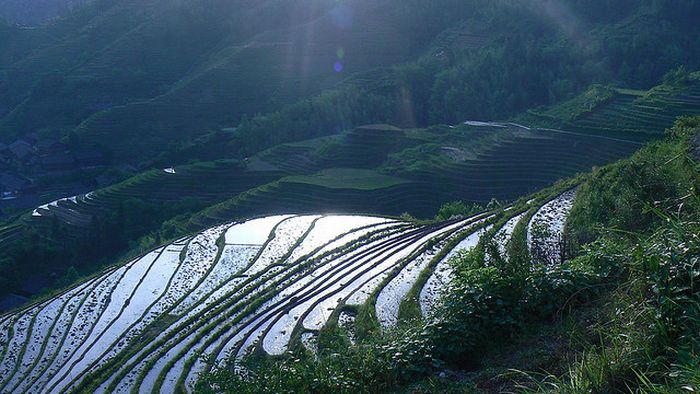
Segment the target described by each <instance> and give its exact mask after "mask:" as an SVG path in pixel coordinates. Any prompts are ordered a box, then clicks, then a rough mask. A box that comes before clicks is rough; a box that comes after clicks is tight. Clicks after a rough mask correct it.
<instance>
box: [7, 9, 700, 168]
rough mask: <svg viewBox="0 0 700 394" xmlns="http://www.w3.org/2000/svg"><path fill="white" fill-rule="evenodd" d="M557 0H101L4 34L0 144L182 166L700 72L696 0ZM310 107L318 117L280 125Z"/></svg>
mask: <svg viewBox="0 0 700 394" xmlns="http://www.w3.org/2000/svg"><path fill="white" fill-rule="evenodd" d="M561 3H562V4H561V10H560V9H554V8H552V9H547V10H546V12H545V13H543V12H541V9H539V8H538V7H537V6H534V5H529V4H526V3H517V2H511V1H496V2H493V1H485V0H470V1H466V2H464V1H454V0H440V1H436V2H430V3H425V2H418V1H411V2H409V3H406V2H405V1H397V0H387V1H382V2H379V3H377V2H370V1H365V0H351V1H346V2H342V3H337V2H335V1H330V0H314V1H311V0H308V1H304V2H296V1H289V0H276V1H272V0H270V1H264V2H254V3H250V2H245V1H221V0H190V1H158V2H156V1H146V2H138V3H134V2H130V1H125V0H97V1H95V2H93V3H91V4H90V5H89V6H86V7H82V8H79V9H78V10H77V11H76V12H75V13H73V14H71V15H70V16H68V17H65V18H62V19H60V20H58V21H56V22H55V23H51V24H49V25H46V26H42V27H40V28H37V29H30V30H27V29H20V28H19V27H12V26H5V27H3V29H4V30H3V31H5V33H3V37H0V48H2V49H3V51H2V54H3V55H2V57H0V130H2V135H0V139H1V140H3V141H5V142H11V141H12V139H13V138H15V137H17V136H21V135H23V134H26V133H29V132H40V133H42V134H44V135H50V136H53V137H58V138H63V139H65V140H66V141H68V142H69V143H70V144H71V145H73V146H76V147H86V146H97V147H99V148H100V149H101V150H103V151H105V152H106V153H108V154H110V155H112V157H113V158H114V160H115V161H116V162H117V163H122V162H130V163H132V164H138V163H144V162H145V163H151V162H152V161H153V159H154V158H156V157H158V156H165V157H167V158H168V160H170V161H171V162H175V163H180V164H181V163H183V162H186V161H187V160H189V159H191V158H192V155H191V154H187V153H186V152H187V151H186V150H183V147H188V146H193V145H194V146H198V145H201V141H202V140H201V138H202V137H203V136H204V139H205V140H208V139H211V138H219V137H221V135H220V134H221V133H223V135H224V137H225V139H226V140H227V141H228V143H229V144H230V145H231V149H232V150H231V151H226V152H227V153H228V154H229V157H230V155H231V154H233V155H235V156H236V157H237V158H239V159H242V158H244V157H245V156H239V155H238V154H239V153H240V152H242V151H245V152H246V153H244V155H247V156H250V155H252V154H255V153H257V152H259V151H261V150H263V149H265V148H270V147H272V146H274V145H276V144H279V143H282V142H291V141H298V140H304V139H308V138H312V137H316V136H319V135H328V134H331V133H333V132H334V131H335V130H336V129H337V128H340V129H347V128H352V127H356V126H359V125H362V124H369V123H377V122H390V123H394V124H398V125H400V126H411V127H413V126H421V127H424V126H427V125H430V124H436V123H456V122H460V121H463V120H465V119H469V118H472V119H498V118H500V119H504V118H507V117H510V116H513V115H515V114H517V113H519V112H522V111H524V110H526V109H528V108H532V107H535V106H537V105H547V104H555V103H557V102H559V101H561V100H564V99H569V98H571V97H573V96H574V95H576V94H577V93H578V92H580V91H582V90H584V89H586V88H587V87H588V86H590V85H591V84H592V83H613V82H614V83H616V84H620V85H623V86H626V87H633V88H640V89H648V88H650V87H651V86H653V85H655V84H657V83H658V81H659V79H660V78H661V77H662V76H663V75H664V74H665V73H666V72H667V71H668V70H670V69H672V68H674V67H677V66H679V65H685V66H686V67H688V68H689V69H696V68H698V67H700V64H698V60H697V59H698V58H700V57H698V52H697V51H698V50H697V46H695V45H692V44H691V43H693V42H695V41H696V40H697V38H698V37H700V33H699V31H698V28H697V26H696V25H695V24H694V23H693V22H694V21H693V19H692V18H689V16H691V15H695V14H696V13H697V11H698V10H697V4H695V3H694V2H688V1H683V2H681V3H679V2H677V1H642V2H630V1H626V0H616V1H614V2H599V1H596V2H594V3H590V2H589V3H582V2H578V1H573V0H563V1H562V2H561ZM562 10H564V11H562ZM651 21H654V22H651ZM566 26H568V28H565V27H566ZM515 37H518V38H517V39H516V38H515ZM584 38H585V39H584ZM631 40H634V42H635V45H633V46H631V45H629V43H630V42H631ZM583 53H585V54H586V59H585V60H583V59H581V54H583ZM652 58H653V59H657V60H656V61H655V62H653V63H650V62H649V61H647V60H645V59H652ZM555 59H556V62H555ZM329 89H332V91H330V92H329V91H328V90H329ZM358 90H359V91H360V93H357V91H358ZM329 95H330V96H333V95H339V96H340V97H341V99H339V100H338V101H340V102H342V107H341V106H338V105H329V104H330V103H326V101H327V100H331V101H332V100H333V99H332V97H329ZM348 95H356V96H358V97H356V99H355V100H354V101H346V100H345V99H343V98H345V97H347V96H348ZM312 97H313V98H314V100H316V101H317V102H318V101H320V105H321V106H323V105H324V104H325V105H327V106H329V108H327V109H323V112H320V111H311V113H312V114H313V115H312V116H311V117H306V118H294V119H289V118H287V116H289V115H290V113H289V111H295V109H294V108H297V110H298V108H299V106H300V105H301V106H303V105H305V103H307V102H308V99H310V98H312ZM336 103H337V101H336ZM336 108H337V109H336ZM341 108H343V109H342V110H341ZM368 108H375V110H374V111H372V110H368ZM277 111H280V114H281V115H279V116H277V117H275V116H274V115H273V114H274V113H275V112H277ZM326 111H328V112H326ZM256 115H260V116H259V117H256ZM270 116H273V118H274V119H276V121H277V124H276V125H275V126H277V127H269V126H270V124H269V123H266V122H268V121H269V120H270V118H269V117H270ZM280 116H281V118H280ZM253 118H255V120H252V121H251V119H253ZM280 121H281V123H280ZM249 122H252V123H249ZM258 126H260V128H258ZM290 126H291V127H290ZM251 128H252V129H253V130H252V132H251V130H250V129H251ZM219 130H224V131H219ZM225 130H234V131H233V132H227V131H225ZM248 132H251V134H247V133H248ZM290 132H293V135H288V134H287V135H280V133H285V134H286V133H290ZM268 133H269V134H272V135H271V136H265V135H266V134H268ZM242 134H245V135H242ZM217 136H218V137H217ZM261 139H262V141H261ZM266 139H267V140H272V141H273V143H268V142H266V141H265V140H266ZM217 141H218V139H217ZM214 144H216V143H214ZM214 158H225V153H224V155H221V154H217V157H199V159H203V160H212V159H214Z"/></svg>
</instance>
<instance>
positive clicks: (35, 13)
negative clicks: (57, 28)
mask: <svg viewBox="0 0 700 394" xmlns="http://www.w3.org/2000/svg"><path fill="white" fill-rule="evenodd" d="M89 3H90V0H32V1H22V0H3V1H0V20H3V21H6V22H9V23H13V24H18V25H22V26H37V25H41V24H43V23H46V22H50V21H51V20H52V19H55V18H58V17H61V16H65V15H67V14H69V13H70V12H71V11H73V10H75V9H77V8H80V7H82V6H85V5H86V4H89Z"/></svg>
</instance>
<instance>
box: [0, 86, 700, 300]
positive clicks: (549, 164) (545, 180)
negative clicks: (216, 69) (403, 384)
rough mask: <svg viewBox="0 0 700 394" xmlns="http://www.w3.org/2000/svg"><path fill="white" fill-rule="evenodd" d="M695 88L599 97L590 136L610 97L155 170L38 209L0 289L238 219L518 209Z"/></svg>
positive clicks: (685, 109) (7, 234) (642, 130)
mask: <svg viewBox="0 0 700 394" xmlns="http://www.w3.org/2000/svg"><path fill="white" fill-rule="evenodd" d="M698 85H699V83H698V81H697V79H696V77H695V76H693V77H692V78H691V79H689V80H688V81H687V84H686V86H685V87H683V88H674V87H672V86H671V85H661V86H658V87H655V88H653V89H651V90H650V91H649V92H646V93H643V92H635V95H636V96H635V97H638V99H637V100H635V101H627V102H624V103H616V102H615V100H613V99H607V100H597V99H596V100H594V101H596V102H598V101H603V102H602V103H599V104H597V106H596V107H595V108H594V110H593V112H594V113H598V112H600V115H598V117H597V119H598V120H597V123H593V122H591V121H589V122H588V123H587V126H585V127H584V126H580V125H578V124H577V123H576V121H575V120H574V121H572V120H571V119H572V118H573V117H577V119H579V118H581V117H589V116H590V113H589V112H590V109H589V102H590V100H591V96H592V95H594V94H597V93H596V92H598V91H599V90H601V89H603V88H599V87H597V88H594V89H593V90H592V91H590V92H588V93H585V94H584V95H582V96H580V97H578V98H576V99H574V100H572V101H569V102H566V103H564V104H562V105H561V106H557V107H553V108H551V109H549V110H546V111H541V110H538V111H529V112H528V113H526V114H524V115H522V116H520V117H518V118H517V119H516V121H517V122H520V123H526V124H529V125H532V126H535V125H539V126H540V127H544V128H537V127H529V126H525V125H521V124H519V123H508V122H502V123H498V122H496V123H483V122H482V123H479V122H476V123H474V122H470V124H463V125H457V126H434V127H429V128H418V129H401V128H398V127H395V126H389V125H373V126H365V127H359V128H355V129H351V130H347V131H344V132H340V133H336V134H334V135H332V136H327V137H318V138H314V139H311V140H305V141H300V142H295V143H288V144H279V145H276V146H274V147H273V148H270V149H267V150H265V151H262V152H260V153H259V154H256V155H253V156H250V157H247V158H244V159H243V160H220V161H214V162H201V163H196V164H189V165H181V166H175V167H174V168H172V169H169V168H165V169H164V168H161V169H155V170H151V171H147V172H144V173H142V174H140V175H137V176H135V177H133V178H130V179H127V180H125V181H123V182H121V183H118V184H116V185H113V186H110V187H108V188H105V189H100V190H96V191H94V192H92V193H89V194H88V195H80V196H76V197H75V198H73V199H70V198H66V199H62V200H59V201H56V202H54V203H51V204H47V205H44V206H41V207H39V208H37V209H36V210H35V211H34V212H33V213H32V214H26V215H24V216H21V217H20V218H18V219H16V220H15V221H14V222H12V223H11V224H9V225H8V226H7V228H6V229H5V230H3V232H2V234H4V235H3V237H2V238H0V243H1V244H2V245H3V247H4V250H5V252H4V255H5V256H6V257H5V259H6V261H7V263H5V264H6V265H5V267H6V268H5V271H4V272H5V273H4V274H3V275H4V278H6V282H5V283H7V284H8V285H7V287H5V289H6V290H5V291H7V292H9V291H12V289H14V288H17V286H19V285H20V284H21V283H22V282H23V280H24V279H22V278H27V277H29V276H32V275H35V274H36V273H38V272H44V273H46V274H48V273H50V272H55V270H56V269H57V268H58V269H61V270H64V269H66V268H68V267H70V266H73V267H76V268H78V270H79V271H82V272H92V271H93V270H94V269H95V266H94V261H95V260H104V261H108V259H107V256H115V255H117V254H121V253H124V251H125V250H132V251H133V252H131V253H129V254H127V256H128V255H132V254H133V253H136V252H138V251H142V250H145V249H147V248H148V247H149V246H152V245H154V244H155V243H157V242H159V241H160V240H165V239H174V238H176V237H178V236H181V235H183V234H187V233H189V232H192V231H197V230H199V229H201V228H204V227H208V226H212V225H215V224H217V223H220V222H223V221H227V220H231V219H232V218H246V217H251V216H256V215H267V214H272V213H315V212H326V213H363V214H379V215H393V216H399V215H402V214H404V213H408V214H410V215H413V216H415V217H418V218H431V217H433V216H434V215H435V214H436V213H437V212H438V210H439V209H440V207H441V206H442V205H443V204H444V203H446V202H449V201H463V202H465V203H467V204H479V205H482V206H485V205H486V204H488V203H489V202H491V201H492V200H493V199H496V200H498V201H501V202H504V203H505V202H509V201H515V200H517V199H518V198H520V197H522V196H524V195H526V194H529V193H533V192H535V191H537V190H539V189H541V188H545V187H548V186H550V185H552V184H553V183H554V182H556V181H558V180H561V179H566V178H568V177H571V176H574V175H576V174H578V173H585V172H588V171H590V170H591V169H592V168H594V167H596V166H602V165H605V164H608V163H611V162H614V161H616V160H618V159H621V158H624V157H627V156H628V155H630V154H631V153H633V152H634V151H636V150H637V149H639V148H640V147H641V146H642V145H641V143H640V141H647V140H649V139H653V138H658V136H661V135H662V133H663V131H664V129H665V128H666V127H669V126H670V125H671V121H670V118H671V116H674V115H684V114H687V113H691V112H693V111H695V112H700V102H698V101H696V100H693V99H692V97H693V94H692V91H693V89H696V88H697V86H698ZM605 91H606V92H608V91H611V89H606V90H605ZM592 92H593V93H592ZM614 92H616V94H618V95H623V94H625V93H628V91H625V90H619V89H618V90H614ZM594 97H596V96H594ZM649 98H653V100H655V101H656V102H658V103H661V104H660V106H661V105H663V106H664V108H666V109H665V111H666V112H665V113H666V114H668V115H667V116H662V117H659V118H658V120H657V121H656V122H654V123H653V124H649V123H635V124H633V125H630V124H629V123H625V122H622V121H620V120H619V119H643V118H641V117H638V116H637V114H638V113H639V108H640V106H641V104H639V103H640V102H642V101H639V100H647V101H648V100H649ZM535 114H546V115H537V116H536V115H535ZM572 114H574V115H572ZM579 114H584V115H579ZM672 114H673V115H672ZM606 117H608V118H610V119H611V121H610V122H608V121H606V119H607V118H606ZM543 119H544V120H547V121H548V122H549V123H547V122H544V121H543ZM667 119H669V120H667ZM554 121H556V124H554ZM528 122H531V123H528ZM553 127H555V128H556V129H554V128H553ZM569 127H570V129H569ZM613 136H614V137H613ZM106 233H109V234H110V236H103V235H102V234H106ZM35 239H44V240H45V241H44V242H43V244H42V245H43V246H42V247H39V248H38V247H36V245H34V243H33V242H32V241H31V240H35ZM46 256H52V258H51V259H50V261H51V264H37V261H46V260H45V259H46V258H47V257H46ZM88 258H91V259H93V260H89V259H88ZM87 261H93V263H87ZM17 267H26V270H25V269H22V268H19V269H18V268H17ZM59 267H60V268H59ZM11 284H14V285H11Z"/></svg>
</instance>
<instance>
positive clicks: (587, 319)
mask: <svg viewBox="0 0 700 394" xmlns="http://www.w3.org/2000/svg"><path fill="white" fill-rule="evenodd" d="M699 133H700V119H699V118H698V117H694V118H684V119H681V120H679V121H678V122H677V124H676V126H675V127H674V128H673V129H672V130H671V133H670V134H669V137H668V138H666V139H665V140H664V141H657V142H653V143H650V144H649V145H648V146H646V147H645V148H643V149H641V150H640V151H639V152H637V153H636V154H634V155H633V156H632V157H631V158H629V159H626V160H622V161H620V162H617V163H615V164H613V165H610V166H605V167H601V168H599V169H597V170H595V171H593V172H592V173H590V174H586V175H584V176H582V177H579V178H578V179H577V180H576V181H572V182H569V183H563V184H560V185H559V186H558V187H557V188H555V189H554V190H565V189H566V188H568V187H571V184H572V183H577V182H581V183H580V184H579V186H578V187H577V188H576V190H577V191H576V192H575V194H576V197H575V202H574V204H573V209H572V210H571V215H570V216H568V218H566V219H565V222H566V225H565V226H566V227H565V232H564V236H563V237H562V238H560V239H559V240H558V241H557V242H558V245H560V247H562V248H563V250H566V252H565V253H564V254H565V255H566V257H565V259H564V262H563V263H554V264H552V263H551V261H547V260H538V259H537V257H536V256H537V254H536V253H535V254H533V253H532V251H533V249H532V247H531V246H530V247H528V245H531V244H530V242H531V238H530V235H528V234H529V233H528V232H529V231H532V229H533V225H532V221H531V220H532V219H531V218H532V217H533V215H537V214H536V213H535V211H533V210H529V211H528V210H527V209H525V211H524V213H523V216H522V217H517V216H515V218H516V219H518V220H516V222H515V223H516V224H514V225H513V227H509V228H510V231H511V232H510V233H509V238H508V239H507V241H505V242H506V243H507V245H506V246H505V247H503V246H499V241H498V237H496V236H495V235H494V234H496V233H499V232H501V231H502V230H497V229H499V228H502V227H500V226H504V225H503V224H502V223H505V221H506V220H507V219H503V220H501V221H500V222H499V223H500V224H497V225H495V226H494V227H495V229H493V230H491V231H488V232H486V233H485V234H486V235H484V236H482V237H481V238H480V239H481V241H480V242H479V245H478V246H477V247H476V248H474V249H473V250H471V251H469V252H463V253H461V254H457V255H456V256H454V257H452V259H451V260H450V261H451V267H452V270H453V271H452V272H453V275H454V277H453V278H452V279H451V281H453V282H452V283H453V285H452V286H451V287H449V291H448V294H447V295H445V296H444V298H443V301H442V304H441V306H440V307H438V309H437V310H436V312H435V314H434V315H432V316H430V315H429V316H428V317H427V318H426V316H425V315H423V316H421V314H420V312H417V313H416V312H415V308H416V306H415V305H411V298H407V299H404V301H403V302H402V304H401V309H400V312H399V317H400V318H401V317H403V319H405V320H403V325H399V326H398V327H397V328H393V329H386V326H384V325H383V324H380V321H379V320H377V319H378V318H377V317H375V313H379V311H380V310H381V309H380V304H378V303H377V304H376V305H373V304H371V303H370V304H369V305H363V306H362V307H360V309H359V310H354V312H355V313H357V314H356V315H355V316H356V318H355V319H356V320H353V321H352V322H351V324H349V325H348V324H347V323H344V322H343V321H342V320H340V319H339V320H338V321H336V322H335V324H331V325H329V326H328V327H326V328H325V329H324V330H321V332H320V333H319V335H318V339H317V342H316V343H317V346H318V347H317V348H314V350H313V351H310V350H309V345H308V344H306V343H305V342H304V344H303V346H302V345H301V344H300V345H299V346H297V347H296V348H293V349H291V350H290V351H288V352H287V353H285V354H284V355H282V356H279V357H275V358H261V357H259V356H257V357H256V356H255V355H253V356H250V357H248V358H243V359H238V360H235V361H234V360H232V361H231V362H230V364H229V366H230V368H220V369H215V370H213V371H212V372H210V373H207V374H205V375H204V376H203V379H201V380H200V381H199V383H198V385H197V390H199V391H202V392H216V391H217V390H222V389H223V390H234V389H235V390H236V391H239V392H244V393H273V392H275V393H276V392H289V393H292V392H300V391H310V392H318V393H335V392H344V393H350V392H357V391H359V392H368V393H370V392H395V393H445V392H448V393H452V392H455V393H456V392H460V393H498V392H523V393H584V392H596V393H628V392H634V393H669V394H670V393H682V392H693V391H696V390H697V389H698V388H699V387H700V375H699V374H698V356H697V353H696V350H697V347H698V338H697V335H696V333H697V330H698V328H699V327H698V322H699V321H700V320H699V319H698V308H697V307H698V304H699V302H700V300H699V299H698V291H697V290H698V289H697V283H696V281H695V279H694V278H695V276H696V271H697V268H698V261H697V255H698V246H699V245H698V241H697V231H698V228H697V220H698V201H699V200H698V197H697V195H696V192H695V190H696V189H697V186H698V181H699V179H700V178H699V177H698V169H699V168H700V166H699V164H698V155H697V149H698V146H697V141H698V135H699ZM640 180H643V181H642V182H640ZM550 191H551V190H550ZM540 196H542V195H540ZM533 201H534V200H533ZM522 209H523V207H522V206H521V205H516V206H515V207H514V209H513V210H514V211H516V212H517V211H519V210H522ZM549 215H552V213H550V214H549ZM511 217H513V216H511ZM550 217H551V216H550ZM528 222H529V223H530V224H529V225H527V223H528ZM503 228H505V226H504V227H503ZM490 237H493V238H492V239H491V238H490ZM419 283H420V282H419ZM409 294H410V293H409ZM370 300H371V301H370V302H376V300H377V293H374V294H373V296H371V297H370ZM375 307H376V309H375ZM402 312H403V313H402ZM376 316H379V315H376ZM350 343H352V346H349V344H350ZM234 366H236V367H237V369H234V368H233V367H234ZM241 367H243V368H246V373H245V374H242V373H240V372H238V371H240V368H241ZM281 371H283V372H281ZM310 377H313V378H310Z"/></svg>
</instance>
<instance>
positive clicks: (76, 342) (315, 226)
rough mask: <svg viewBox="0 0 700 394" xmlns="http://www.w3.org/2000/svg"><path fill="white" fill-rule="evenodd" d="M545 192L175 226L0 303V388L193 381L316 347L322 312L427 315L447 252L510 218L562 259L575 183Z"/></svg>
mask: <svg viewBox="0 0 700 394" xmlns="http://www.w3.org/2000/svg"><path fill="white" fill-rule="evenodd" d="M566 187H570V186H566V185H562V186H560V187H559V188H558V190H561V189H562V188H566ZM553 193H554V192H552V191H545V192H542V193H540V194H538V195H536V196H534V197H533V198H532V199H531V200H529V201H528V202H524V201H523V202H521V203H519V204H517V205H515V206H513V207H510V208H509V209H507V210H501V211H494V212H485V213H482V214H480V215H477V216H474V217H470V218H461V219H459V218H454V219H452V220H449V221H447V222H441V223H432V224H418V223H413V222H405V221H401V220H396V219H391V218H382V217H373V216H338V215H331V216H325V215H306V216H305V215H280V216H267V217H261V218H258V219H251V220H247V221H244V222H234V223H229V224H224V225H219V226H216V227H213V228H211V229H208V230H205V231H202V232H200V233H197V234H194V235H192V236H188V237H185V238H182V239H180V240H178V241H176V242H174V243H172V244H170V245H166V246H161V247H158V248H156V249H154V250H153V251H151V252H150V253H147V254H146V255H144V256H142V257H139V258H136V259H134V260H133V261H130V262H129V263H127V264H125V265H124V266H116V267H113V268H109V269H107V270H105V271H104V272H102V273H100V274H98V275H96V276H95V277H93V278H91V279H89V280H87V281H85V282H83V283H81V284H79V285H77V286H75V287H74V288H72V289H70V290H67V291H65V292H63V293H61V294H59V295H57V296H55V297H54V298H51V299H49V300H45V301H41V302H37V303H35V304H33V305H30V306H27V307H26V308H24V309H23V310H21V311H17V312H15V313H12V314H8V315H3V316H1V317H0V336H1V337H2V338H3V340H2V343H3V347H2V351H1V353H0V390H2V391H3V392H6V391H7V392H32V393H39V392H72V391H76V392H83V391H88V390H89V391H91V392H92V391H96V392H174V391H176V390H181V389H185V390H191V387H192V384H193V383H194V381H195V380H196V378H197V373H198V372H201V371H205V370H210V369H212V368H219V367H221V366H222V365H223V361H225V360H227V359H237V358H240V357H243V356H245V355H247V354H251V353H257V354H269V355H278V354H282V353H284V352H285V351H287V350H288V349H290V348H293V347H300V346H303V347H305V348H306V349H308V351H310V352H313V351H314V346H315V345H314V341H315V336H316V335H317V334H318V332H319V330H320V329H322V328H323V327H324V326H325V325H326V324H328V323H329V322H337V321H341V322H342V323H343V326H344V327H348V330H349V335H350V336H351V337H352V332H353V322H354V319H356V316H357V315H356V314H357V311H358V308H370V310H373V311H375V314H374V315H375V317H376V318H377V319H378V321H379V322H380V324H381V325H382V326H383V327H391V326H393V325H395V324H396V323H397V321H399V320H401V318H402V316H401V313H400V310H401V308H400V306H401V304H402V303H418V304H419V305H420V309H421V310H422V311H423V313H424V315H425V317H426V318H428V319H429V318H430V311H431V309H432V306H433V305H434V303H435V302H437V299H438V297H439V295H440V293H441V292H442V291H443V290H444V289H445V287H446V286H448V285H449V282H450V265H449V259H450V256H452V255H453V254H454V253H456V252H458V251H460V250H466V249H470V248H472V247H474V246H475V245H476V244H477V243H478V242H479V241H480V240H482V241H483V240H485V239H490V238H492V237H493V238H494V240H495V241H496V242H497V243H498V244H499V245H501V247H504V245H505V244H506V243H507V242H508V240H509V238H510V236H511V234H513V229H514V228H515V227H516V225H517V224H518V223H520V225H521V226H526V228H527V231H526V233H527V234H528V242H529V245H531V248H532V251H531V253H532V255H533V256H539V257H537V258H546V259H548V261H549V262H550V263H551V264H556V263H557V262H558V261H560V257H559V256H560V253H559V249H558V248H559V247H560V243H559V242H558V239H559V237H561V234H562V231H563V223H564V222H565V220H566V217H567V214H568V212H569V210H570V208H571V204H572V202H573V199H574V197H575V190H573V189H571V190H569V191H568V192H565V193H563V194H553ZM535 228H538V229H540V230H534V229H535ZM541 229H545V230H546V231H541ZM523 234H524V233H523Z"/></svg>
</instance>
